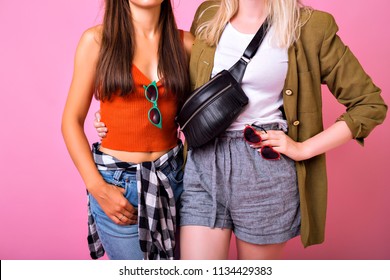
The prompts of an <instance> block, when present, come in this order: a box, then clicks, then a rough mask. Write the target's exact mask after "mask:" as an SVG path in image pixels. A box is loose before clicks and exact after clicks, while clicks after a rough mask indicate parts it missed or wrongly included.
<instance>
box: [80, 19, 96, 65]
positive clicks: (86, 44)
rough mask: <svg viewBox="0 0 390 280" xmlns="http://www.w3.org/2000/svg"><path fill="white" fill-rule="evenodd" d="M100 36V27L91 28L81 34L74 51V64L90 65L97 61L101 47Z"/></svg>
mask: <svg viewBox="0 0 390 280" xmlns="http://www.w3.org/2000/svg"><path fill="white" fill-rule="evenodd" d="M101 34H102V27H101V25H97V26H94V27H91V28H89V29H87V30H85V31H84V32H83V34H82V35H81V38H80V41H79V43H78V46H77V50H76V57H75V59H76V62H81V63H87V64H90V63H95V62H96V61H97V59H98V56H99V52H100V46H101V38H102V36H101Z"/></svg>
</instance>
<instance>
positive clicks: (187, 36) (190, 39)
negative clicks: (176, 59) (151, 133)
mask: <svg viewBox="0 0 390 280" xmlns="http://www.w3.org/2000/svg"><path fill="white" fill-rule="evenodd" d="M194 40H195V37H194V35H192V34H191V32H188V31H184V36H183V43H184V48H185V49H186V51H187V53H188V54H191V49H192V45H193V43H194Z"/></svg>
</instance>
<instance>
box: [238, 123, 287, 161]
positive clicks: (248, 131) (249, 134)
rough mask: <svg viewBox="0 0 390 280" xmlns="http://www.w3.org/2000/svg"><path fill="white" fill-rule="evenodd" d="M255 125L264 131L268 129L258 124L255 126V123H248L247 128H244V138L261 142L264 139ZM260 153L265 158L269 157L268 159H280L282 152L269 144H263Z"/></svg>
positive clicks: (249, 141)
mask: <svg viewBox="0 0 390 280" xmlns="http://www.w3.org/2000/svg"><path fill="white" fill-rule="evenodd" d="M254 127H256V128H258V129H260V130H262V131H264V132H265V133H267V131H266V130H265V129H264V128H262V127H258V126H254V125H246V126H245V128H244V139H245V140H246V141H247V142H248V143H251V144H259V143H260V142H261V141H263V139H262V138H261V136H260V134H259V132H258V131H257V130H256V129H255V128H254ZM260 154H261V156H262V157H263V158H264V159H267V160H277V159H280V153H278V152H277V151H275V150H274V149H273V148H272V147H271V146H269V145H264V146H262V147H261V149H260Z"/></svg>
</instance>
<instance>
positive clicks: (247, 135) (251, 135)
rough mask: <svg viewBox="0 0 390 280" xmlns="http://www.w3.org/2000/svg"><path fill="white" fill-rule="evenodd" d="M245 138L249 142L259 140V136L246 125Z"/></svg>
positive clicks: (257, 141)
mask: <svg viewBox="0 0 390 280" xmlns="http://www.w3.org/2000/svg"><path fill="white" fill-rule="evenodd" d="M244 137H245V140H246V141H248V142H251V143H259V142H261V137H260V136H259V135H258V134H257V133H256V132H255V131H254V130H253V129H252V128H251V127H246V128H245V130H244Z"/></svg>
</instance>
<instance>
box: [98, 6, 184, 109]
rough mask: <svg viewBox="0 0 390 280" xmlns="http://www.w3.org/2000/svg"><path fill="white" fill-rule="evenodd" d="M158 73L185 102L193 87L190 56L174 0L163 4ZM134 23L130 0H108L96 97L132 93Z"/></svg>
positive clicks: (106, 97) (179, 98)
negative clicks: (190, 76) (175, 10)
mask: <svg viewBox="0 0 390 280" xmlns="http://www.w3.org/2000/svg"><path fill="white" fill-rule="evenodd" d="M159 26H160V28H161V39H160V42H159V47H158V74H159V76H160V77H163V80H162V81H163V83H164V86H165V88H167V89H168V90H170V91H172V92H173V93H174V94H175V95H176V96H177V97H178V100H179V102H182V100H183V99H184V96H185V94H186V93H187V92H188V90H189V76H188V59H187V55H186V52H185V50H184V46H183V42H182V40H181V38H180V34H179V32H178V30H177V25H176V21H175V18H174V15H173V10H172V5H171V1H170V0H164V1H163V2H162V4H161V12H160V20H159ZM134 45H135V40H134V26H133V23H132V20H131V10H130V5H129V1H128V0H105V13H104V19H103V31H102V42H101V49H100V54H99V59H98V63H97V69H96V80H95V97H96V98H97V99H100V100H109V99H110V98H111V97H112V95H113V94H114V93H118V94H119V95H120V96H127V95H129V94H131V92H132V91H133V89H134V81H133V77H132V75H131V69H132V62H133V57H134Z"/></svg>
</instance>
